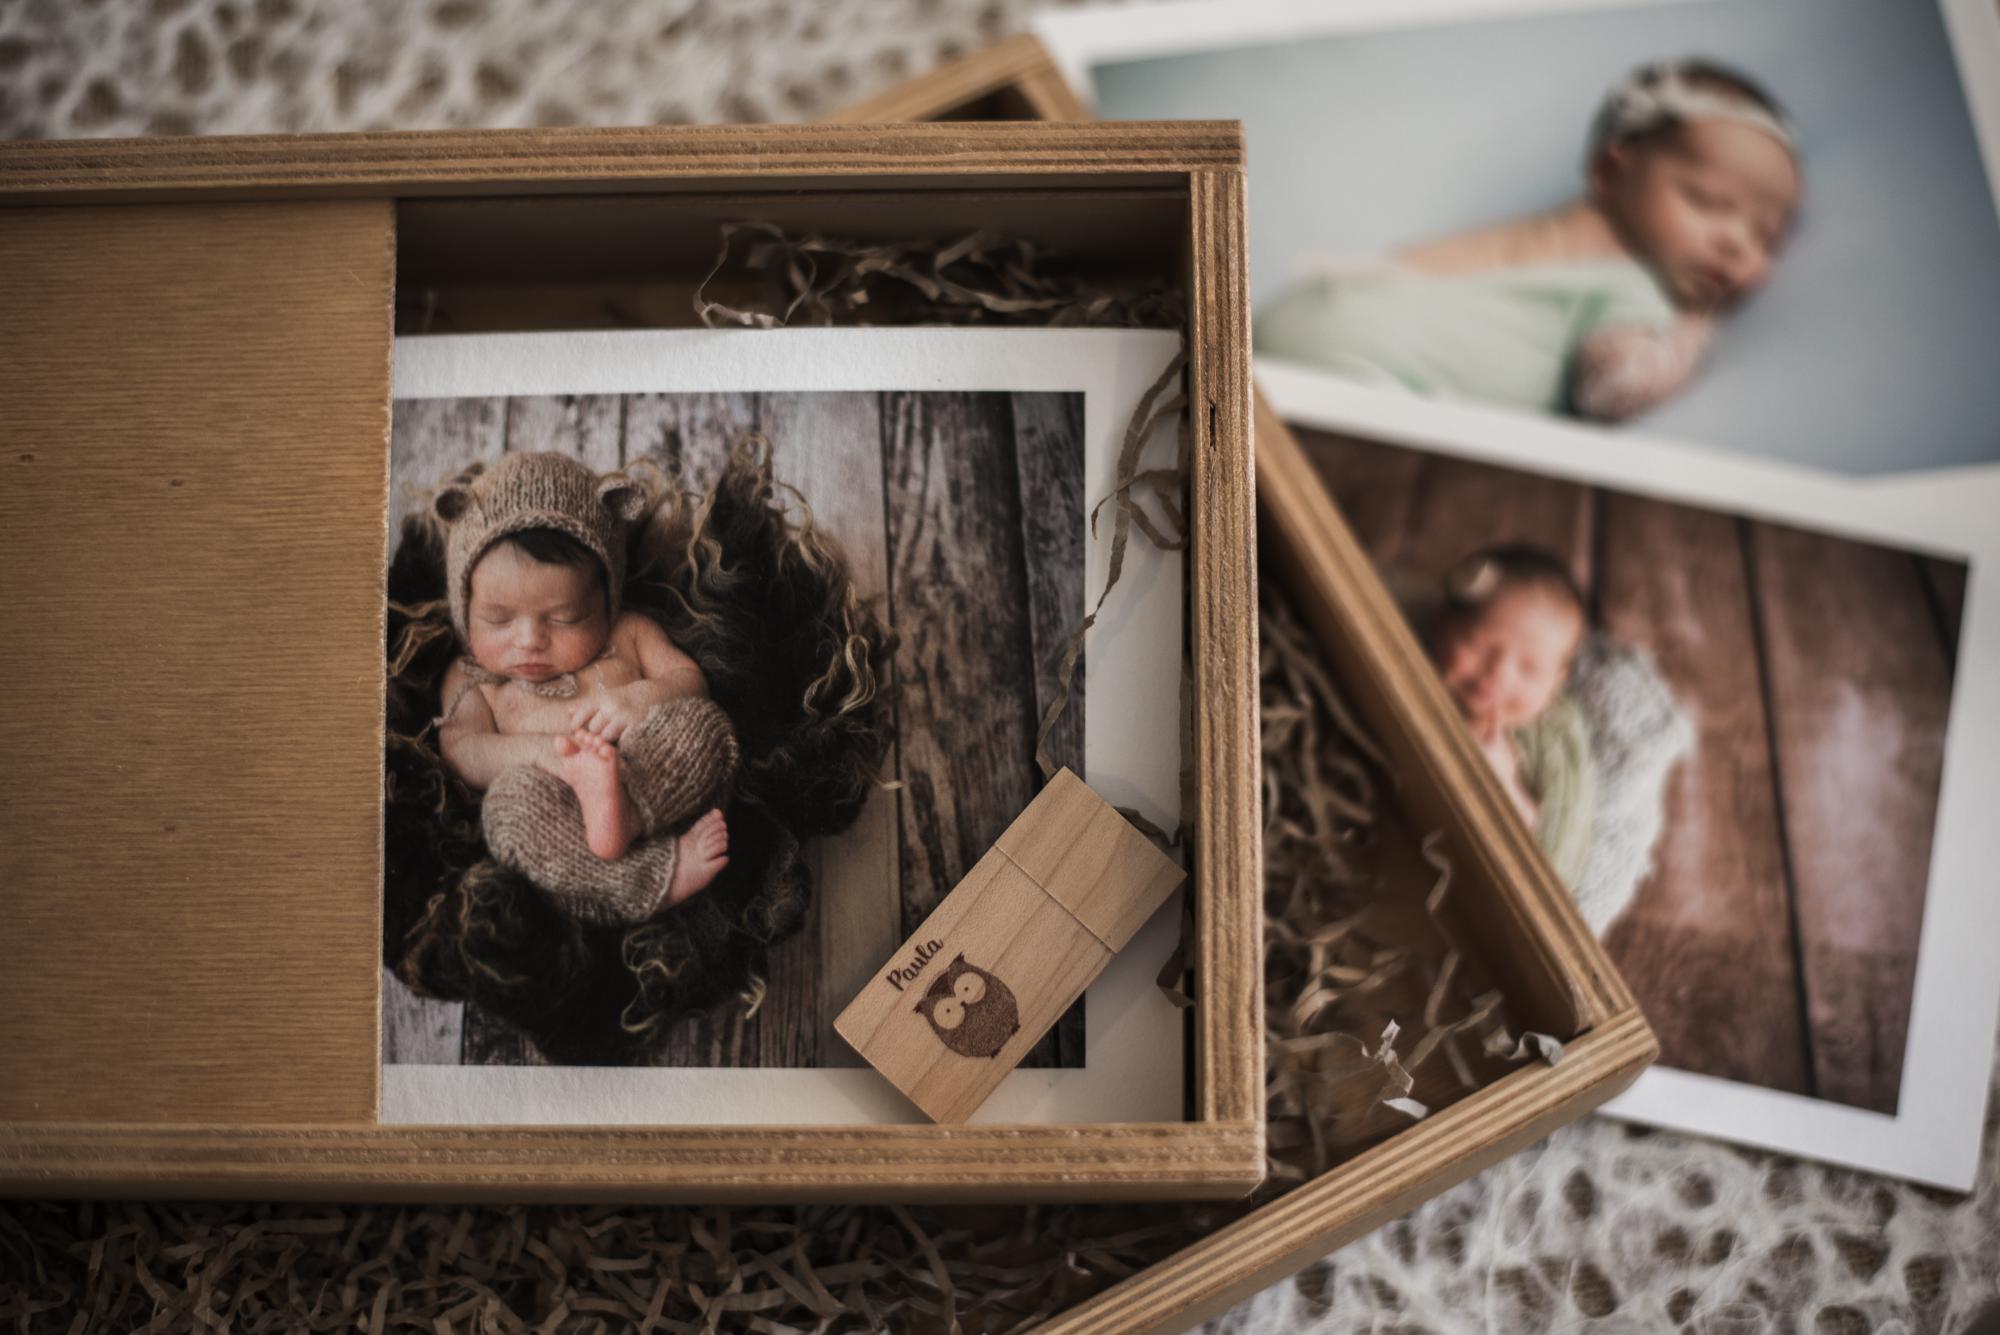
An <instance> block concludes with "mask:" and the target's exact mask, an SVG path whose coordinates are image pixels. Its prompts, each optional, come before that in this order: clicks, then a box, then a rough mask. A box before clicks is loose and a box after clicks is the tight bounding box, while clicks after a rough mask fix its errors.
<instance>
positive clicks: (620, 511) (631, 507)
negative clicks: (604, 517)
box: [597, 477, 646, 524]
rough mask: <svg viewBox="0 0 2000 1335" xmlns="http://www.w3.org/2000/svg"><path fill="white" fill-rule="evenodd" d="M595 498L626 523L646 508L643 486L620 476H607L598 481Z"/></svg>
mask: <svg viewBox="0 0 2000 1335" xmlns="http://www.w3.org/2000/svg"><path fill="white" fill-rule="evenodd" d="M597 500H598V503H599V504H601V505H602V506H603V507H604V508H605V509H607V510H609V511H610V512H611V513H612V514H613V515H614V516H616V517H617V518H619V519H622V520H624V521H625V522H626V523H628V524H629V523H630V522H632V521H633V520H634V519H637V518H638V517H639V516H640V515H641V514H643V513H644V512H645V509H646V491H645V488H643V487H641V486H639V485H637V484H636V483H633V482H628V481H627V480H626V479H624V478H622V477H607V478H605V479H604V481H602V482H600V483H598V484H597Z"/></svg>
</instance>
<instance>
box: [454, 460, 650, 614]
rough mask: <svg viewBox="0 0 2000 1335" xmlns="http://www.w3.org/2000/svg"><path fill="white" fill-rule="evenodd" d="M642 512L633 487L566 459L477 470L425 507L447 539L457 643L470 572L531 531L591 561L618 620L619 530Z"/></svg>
mask: <svg viewBox="0 0 2000 1335" xmlns="http://www.w3.org/2000/svg"><path fill="white" fill-rule="evenodd" d="M645 506H646V497H645V493H644V492H643V491H642V490H641V489H640V488H639V487H637V486H636V485H634V484H633V483H631V482H629V481H627V480H626V479H624V478H622V477H619V476H617V475H616V474H613V475H612V476H609V477H605V478H600V477H598V475H597V474H596V473H595V472H594V471H592V470H591V469H590V468H589V467H588V466H586V465H585V464H583V463H581V462H579V461H578V460H575V459H572V458H570V457H569V456H568V455H566V454H508V455H503V456H502V457H501V459H500V461H499V462H498V463H496V464H494V465H493V466H492V467H491V468H484V469H482V467H481V466H480V465H477V464H475V465H474V466H473V467H472V468H471V469H469V470H467V472H465V473H464V474H462V475H461V476H460V477H459V478H458V479H457V480H456V481H454V482H452V483H451V485H449V486H447V487H445V488H444V489H443V490H442V491H440V492H439V493H438V494H437V497H436V499H435V500H433V501H432V502H431V508H432V510H433V511H434V512H435V513H436V514H437V517H438V518H439V519H440V520H442V521H443V522H444V526H445V530H446V533H447V537H446V540H445V578H446V582H447V584H448V586H449V592H450V598H451V624H452V628H453V629H454V630H456V631H457V632H458V637H459V641H460V642H461V643H463V642H464V641H465V639H466V609H467V606H468V605H469V604H470V603H471V601H472V568H473V567H474V566H476V565H478V564H479V558H480V557H482V556H484V555H485V554H486V552H487V549H488V548H490V547H492V546H493V544H494V543H496V542H498V541H500V540H501V539H502V538H505V537H507V536H509V535H510V534H514V533H520V532H522V531H523V530H526V529H531V528H552V529H555V530H556V531H557V532H559V533H566V534H568V535H569V536H570V537H572V538H575V539H576V540H577V541H578V542H580V543H582V544H583V545H584V546H585V547H586V548H588V549H589V550H590V551H591V553H592V554H594V555H595V556H596V557H597V559H598V561H599V562H600V563H601V565H602V569H603V574H604V594H605V603H606V606H607V607H608V608H609V611H610V619H611V620H612V621H616V620H617V619H618V593H619V590H620V589H621V588H622V587H623V586H624V584H625V526H626V524H628V523H630V522H631V521H632V520H634V519H636V518H638V517H639V515H640V513H641V512H643V511H644V509H645Z"/></svg>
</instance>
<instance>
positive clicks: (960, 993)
mask: <svg viewBox="0 0 2000 1335" xmlns="http://www.w3.org/2000/svg"><path fill="white" fill-rule="evenodd" d="M917 1014H919V1015H921V1016H923V1017H924V1018H925V1019H926V1020H928V1021H930V1025H931V1031H932V1032H933V1033H935V1034H936V1035H937V1036H938V1039H939V1041H940V1042H942V1043H943V1044H944V1045H945V1046H946V1047H948V1048H950V1049H951V1050H952V1051H953V1052H956V1053H957V1054H958V1055H959V1056H961V1057H992V1056H995V1055H997V1054H998V1053H999V1051H1000V1049H1001V1048H1003V1047H1005V1046H1006V1044H1007V1040H1008V1039H1010V1038H1012V1037H1013V1036H1014V1035H1015V1034H1017V1033H1019V1032H1020V1031H1021V1012H1020V1010H1019V1008H1018V1007H1017V1006H1016V1005H1015V1003H1014V991H1013V989H1012V988H1010V987H1008V986H1007V984H1005V983H1003V982H1001V981H1000V980H999V979H998V978H996V977H994V976H993V975H992V974H990V973H988V972H986V970H984V969H982V968H980V967H979V966H978V965H976V964H967V963H966V962H965V956H963V955H959V956H957V957H955V958H954V959H953V960H952V962H951V964H950V966H949V967H947V968H946V969H945V971H944V972H943V973H942V974H940V975H938V977H937V978H936V979H934V980H933V981H932V982H931V985H930V987H929V988H927V989H925V991H924V996H923V1000H921V1001H919V1002H918V1003H917Z"/></svg>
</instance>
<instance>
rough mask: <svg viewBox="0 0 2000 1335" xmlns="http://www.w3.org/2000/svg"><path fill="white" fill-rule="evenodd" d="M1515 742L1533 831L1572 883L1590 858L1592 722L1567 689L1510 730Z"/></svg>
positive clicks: (1594, 793) (1593, 764)
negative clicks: (1531, 719)
mask: <svg viewBox="0 0 2000 1335" xmlns="http://www.w3.org/2000/svg"><path fill="white" fill-rule="evenodd" d="M1514 743H1515V745H1516V746H1518V747H1519V748H1520V750H1521V781H1522V783H1523V784H1524V785H1526V787H1527V789H1528V792H1529V793H1530V795H1532V796H1533V797H1534V799H1535V803H1536V808H1537V810H1536V815H1535V836H1536V838H1538V839H1539V840H1540V841H1541V845H1542V851H1543V852H1545V853H1547V854H1548V855H1549V862H1550V863H1551V865H1553V866H1554V867H1555V869H1556V875H1557V876H1559V877H1561V878H1562V882H1563V884H1564V885H1568V886H1574V885H1576V884H1578V883H1579V882H1580V881H1581V880H1582V879H1583V873H1584V868H1585V866H1586V864H1587V863H1588V862H1589V859H1590V839H1591V821H1592V817H1593V815H1594V814H1595V812H1596V808H1597V762H1596V761H1595V760H1594V759H1593V758H1592V756H1591V747H1590V723H1589V721H1588V720H1587V719H1585V718H1584V716H1583V709H1582V707H1581V706H1580V705H1579V704H1578V703H1577V700H1576V697H1575V696H1573V695H1571V694H1569V693H1568V692H1567V691H1565V692H1564V693H1563V694H1562V695H1560V696H1558V697H1556V702H1555V703H1554V704H1552V705H1550V706H1549V707H1548V708H1547V709H1545V710H1543V711H1542V715H1541V717H1540V718H1538V719H1536V720H1535V721H1534V722H1532V723H1530V724H1528V725H1527V726H1526V727H1524V728H1522V729H1520V730H1519V731H1517V732H1516V733H1515V734H1514Z"/></svg>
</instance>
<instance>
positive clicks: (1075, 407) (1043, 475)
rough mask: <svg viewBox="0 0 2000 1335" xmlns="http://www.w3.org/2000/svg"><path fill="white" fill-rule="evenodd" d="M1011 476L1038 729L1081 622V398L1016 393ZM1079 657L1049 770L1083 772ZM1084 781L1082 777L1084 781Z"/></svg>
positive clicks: (1062, 1030)
mask: <svg viewBox="0 0 2000 1335" xmlns="http://www.w3.org/2000/svg"><path fill="white" fill-rule="evenodd" d="M1011 406H1012V409H1013V417H1014V461H1015V474H1016V477H1017V478H1018V479H1019V487H1020V494H1021V554H1022V564H1023V566H1024V568H1025V570H1026V573H1027V579H1028V590H1027V592H1028V634H1029V646H1030V647H1029V655H1030V659H1031V661H1032V662H1033V665H1034V687H1035V728H1036V730H1037V732H1039V731H1040V729H1041V726H1042V720H1043V718H1044V717H1045V716H1046V715H1047V714H1048V711H1049V707H1050V706H1051V705H1052V704H1054V703H1055V701H1056V699H1057V698H1058V697H1059V696H1060V695H1061V693H1062V673H1061V671H1060V669H1061V667H1062V656H1063V652H1064V650H1066V649H1067V648H1068V647H1069V640H1070V637H1071V636H1072V635H1073V634H1075V633H1076V628H1077V627H1078V626H1080V625H1082V624H1083V572H1084V569H1085V565H1084V533H1085V522H1086V520H1085V506H1084V495H1083V455H1084V441H1083V407H1084V405H1083V396H1082V395H1081V394H1016V395H1013V396H1012V403H1011ZM1084 667H1085V662H1084V657H1083V656H1082V655H1080V654H1079V655H1078V656H1077V660H1076V666H1075V676H1074V679H1073V680H1074V684H1075V689H1074V690H1073V691H1072V692H1071V693H1070V696H1069V699H1068V702H1067V703H1066V704H1065V705H1064V706H1063V712H1062V713H1061V714H1059V715H1058V716H1057V717H1056V721H1055V726H1054V727H1053V728H1051V729H1050V730H1049V735H1048V737H1047V739H1046V740H1045V741H1044V743H1043V746H1044V749H1045V751H1046V752H1047V754H1048V757H1049V762H1050V763H1051V764H1053V765H1058V766H1067V767H1068V768H1070V769H1072V770H1075V771H1076V772H1077V773H1078V774H1084V772H1085V771H1084V763H1083V737H1084V726H1083V721H1084V716H1085V710H1086V709H1087V708H1088V707H1089V701H1087V700H1085V699H1084V694H1083V674H1084ZM1085 777H1086V778H1087V777H1088V776H1087V775H1086V776H1085ZM1087 1002H1088V999H1087V998H1084V997H1079V998H1077V1002H1076V1005H1074V1006H1072V1007H1070V1009H1069V1010H1067V1011H1065V1012H1064V1013H1063V1017H1062V1019H1061V1020H1059V1021H1057V1023H1056V1028H1055V1048H1056V1053H1057V1056H1058V1063H1057V1064H1058V1065H1062V1066H1081V1065H1083V1063H1084V1060H1085V1054H1084V1034H1085V1019H1084V1008H1085V1006H1086V1004H1087Z"/></svg>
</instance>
